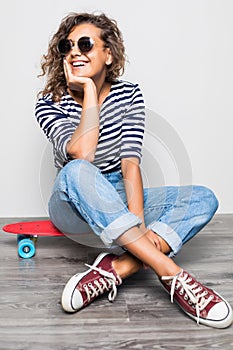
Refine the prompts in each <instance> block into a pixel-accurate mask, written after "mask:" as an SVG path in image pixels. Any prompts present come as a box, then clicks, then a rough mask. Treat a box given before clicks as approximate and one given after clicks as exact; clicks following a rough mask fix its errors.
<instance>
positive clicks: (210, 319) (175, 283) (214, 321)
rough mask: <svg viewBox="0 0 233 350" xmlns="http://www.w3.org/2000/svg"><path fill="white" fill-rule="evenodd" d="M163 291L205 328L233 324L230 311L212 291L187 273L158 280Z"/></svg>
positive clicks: (228, 306)
mask: <svg viewBox="0 0 233 350" xmlns="http://www.w3.org/2000/svg"><path fill="white" fill-rule="evenodd" d="M160 281H161V282H162V284H163V286H164V288H165V290H166V291H167V292H168V293H169V294H170V295H171V302H173V299H174V300H175V302H176V303H177V304H178V305H179V306H180V307H181V309H182V310H183V311H184V312H185V313H186V314H187V315H188V316H189V317H191V318H193V319H194V320H196V321H197V323H202V324H204V325H206V326H210V327H215V328H226V327H228V326H230V325H231V323H232V322H233V316H232V309H231V307H230V305H229V304H228V302H227V301H226V300H224V299H223V298H222V297H221V296H220V295H219V294H217V293H216V292H215V291H214V290H212V289H209V288H207V287H205V286H203V285H202V284H201V283H200V282H198V281H197V280H196V279H195V278H194V277H193V276H191V275H190V274H189V273H188V272H186V271H183V270H182V272H181V273H180V274H178V275H176V276H164V277H162V278H161V279H160Z"/></svg>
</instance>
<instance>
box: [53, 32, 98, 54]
mask: <svg viewBox="0 0 233 350" xmlns="http://www.w3.org/2000/svg"><path fill="white" fill-rule="evenodd" d="M84 40H85V41H86V43H87V42H89V44H90V45H89V47H88V48H87V49H84V48H83V47H82V45H83V44H82V42H83V41H84ZM75 43H76V44H77V46H78V49H79V51H80V52H81V53H87V52H90V51H91V49H92V48H93V46H94V43H95V42H94V40H93V39H92V38H91V37H89V36H82V37H81V38H79V39H78V40H77V41H74V40H71V39H61V40H60V41H59V42H58V44H57V49H58V51H59V53H60V54H61V55H67V54H68V53H69V52H70V51H71V50H72V48H73V47H74V45H75ZM61 45H63V46H66V45H67V49H66V50H62V49H61Z"/></svg>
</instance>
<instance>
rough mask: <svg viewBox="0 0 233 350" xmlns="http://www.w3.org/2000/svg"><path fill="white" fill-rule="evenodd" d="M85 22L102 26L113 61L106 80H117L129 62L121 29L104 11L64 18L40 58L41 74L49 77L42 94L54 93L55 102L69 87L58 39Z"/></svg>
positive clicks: (63, 37) (106, 45) (105, 41)
mask: <svg viewBox="0 0 233 350" xmlns="http://www.w3.org/2000/svg"><path fill="white" fill-rule="evenodd" d="M83 23H91V24H93V25H95V26H96V27H97V28H100V29H101V39H102V40H103V41H104V43H105V47H109V48H110V50H111V53H112V57H113V62H112V63H111V65H108V66H107V73H106V81H108V82H114V81H115V80H116V79H117V78H118V77H119V76H120V75H122V74H123V73H124V66H125V61H126V56H125V47H124V44H123V38H122V34H121V32H120V30H119V29H118V26H117V23H116V21H115V20H113V19H110V18H108V17H107V16H106V15H105V14H103V13H102V14H99V15H96V14H90V13H70V14H69V15H67V16H66V17H64V18H63V20H62V22H61V24H60V26H59V28H58V31H57V32H56V33H55V34H54V35H53V37H52V38H51V40H50V42H49V46H48V52H47V54H45V55H43V57H42V61H41V70H42V73H41V74H40V75H39V77H42V76H46V77H47V83H46V85H45V87H44V89H43V90H42V91H40V93H39V94H42V96H44V95H46V94H49V93H52V98H53V100H54V101H55V102H58V101H60V99H61V97H62V95H63V94H64V92H65V91H66V89H67V86H66V85H67V84H66V79H65V74H64V70H63V56H62V55H61V54H60V53H59V51H58V48H57V46H58V42H59V41H60V40H61V39H65V38H67V37H68V35H69V33H70V32H71V31H72V29H73V28H74V27H75V26H78V25H80V24H83Z"/></svg>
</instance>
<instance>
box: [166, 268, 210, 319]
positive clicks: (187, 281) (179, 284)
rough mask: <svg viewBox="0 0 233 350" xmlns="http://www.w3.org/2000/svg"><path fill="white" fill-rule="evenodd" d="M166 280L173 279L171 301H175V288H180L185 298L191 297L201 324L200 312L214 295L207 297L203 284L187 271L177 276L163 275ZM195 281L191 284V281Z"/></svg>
mask: <svg viewBox="0 0 233 350" xmlns="http://www.w3.org/2000/svg"><path fill="white" fill-rule="evenodd" d="M161 279H162V280H164V281H169V280H170V281H171V280H172V282H171V291H170V295H171V302H172V303H173V296H174V293H175V289H179V288H180V291H179V293H180V295H183V294H185V295H184V298H185V299H187V298H189V299H190V301H191V303H192V304H193V305H194V307H195V309H196V314H197V324H199V320H200V312H201V311H202V310H204V309H205V308H206V306H207V305H208V304H209V303H210V302H211V300H212V299H213V296H212V295H210V296H209V297H208V298H207V295H208V292H207V290H205V289H204V288H203V286H202V285H201V284H199V283H198V282H197V281H194V280H193V278H192V277H190V276H189V275H188V274H187V273H184V274H183V276H182V273H180V274H178V275H176V276H172V277H171V276H163V277H162V278H161ZM192 281H193V283H192V284H191V282H192Z"/></svg>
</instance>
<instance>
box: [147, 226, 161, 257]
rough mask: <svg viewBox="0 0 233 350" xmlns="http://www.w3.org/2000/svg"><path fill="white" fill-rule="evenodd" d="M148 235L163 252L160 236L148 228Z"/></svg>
mask: <svg viewBox="0 0 233 350" xmlns="http://www.w3.org/2000/svg"><path fill="white" fill-rule="evenodd" d="M146 236H147V238H148V239H149V240H150V241H151V242H152V243H153V244H154V245H155V246H156V248H157V249H158V250H159V251H160V252H161V251H162V247H161V242H160V239H159V236H158V235H157V234H156V233H154V232H153V231H151V230H148V231H147V232H146Z"/></svg>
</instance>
